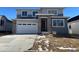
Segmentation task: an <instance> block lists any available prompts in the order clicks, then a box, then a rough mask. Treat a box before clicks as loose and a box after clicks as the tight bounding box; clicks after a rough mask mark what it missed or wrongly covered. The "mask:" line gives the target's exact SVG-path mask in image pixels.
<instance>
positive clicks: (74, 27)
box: [69, 21, 79, 34]
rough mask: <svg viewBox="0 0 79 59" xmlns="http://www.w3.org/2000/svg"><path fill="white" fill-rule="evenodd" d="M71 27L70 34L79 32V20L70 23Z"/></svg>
mask: <svg viewBox="0 0 79 59" xmlns="http://www.w3.org/2000/svg"><path fill="white" fill-rule="evenodd" d="M69 26H71V28H69V31H70V34H79V21H76V22H72V23H69Z"/></svg>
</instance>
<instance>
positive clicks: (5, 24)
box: [0, 15, 12, 33]
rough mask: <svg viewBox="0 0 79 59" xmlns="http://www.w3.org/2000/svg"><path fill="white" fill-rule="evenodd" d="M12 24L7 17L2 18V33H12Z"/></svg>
mask: <svg viewBox="0 0 79 59" xmlns="http://www.w3.org/2000/svg"><path fill="white" fill-rule="evenodd" d="M11 31H12V22H11V21H10V20H8V19H7V18H6V17H5V16H2V15H1V16H0V33H5V32H11Z"/></svg>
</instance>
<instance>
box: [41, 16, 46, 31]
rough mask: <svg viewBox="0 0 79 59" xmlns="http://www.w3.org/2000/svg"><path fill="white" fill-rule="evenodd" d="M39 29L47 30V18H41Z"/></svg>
mask: <svg viewBox="0 0 79 59" xmlns="http://www.w3.org/2000/svg"><path fill="white" fill-rule="evenodd" d="M41 31H42V32H46V31H47V18H41Z"/></svg>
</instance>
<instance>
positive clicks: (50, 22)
mask: <svg viewBox="0 0 79 59" xmlns="http://www.w3.org/2000/svg"><path fill="white" fill-rule="evenodd" d="M47 29H48V32H49V33H52V20H51V17H48V20H47Z"/></svg>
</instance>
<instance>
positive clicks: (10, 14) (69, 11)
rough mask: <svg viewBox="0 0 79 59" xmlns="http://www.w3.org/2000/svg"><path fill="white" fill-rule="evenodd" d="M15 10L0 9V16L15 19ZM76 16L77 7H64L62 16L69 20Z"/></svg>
mask: <svg viewBox="0 0 79 59" xmlns="http://www.w3.org/2000/svg"><path fill="white" fill-rule="evenodd" d="M32 8H33V7H32ZM16 9H17V8H15V7H14V8H13V7H0V15H5V16H6V17H7V18H8V19H10V20H11V19H15V18H16ZM77 15H79V7H66V8H65V9H64V16H68V17H70V18H71V17H74V16H77Z"/></svg>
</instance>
